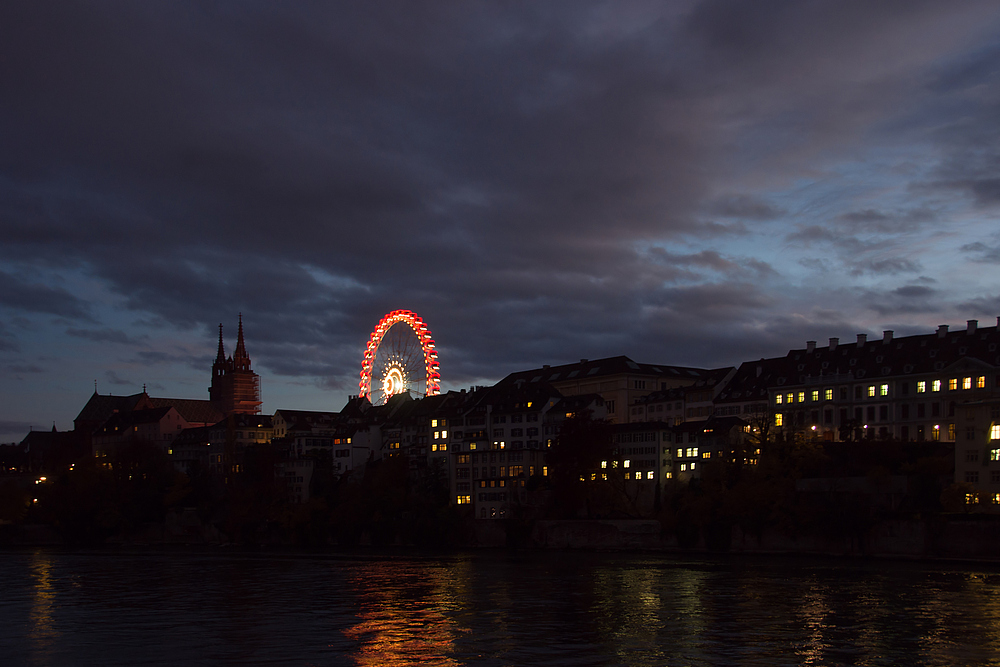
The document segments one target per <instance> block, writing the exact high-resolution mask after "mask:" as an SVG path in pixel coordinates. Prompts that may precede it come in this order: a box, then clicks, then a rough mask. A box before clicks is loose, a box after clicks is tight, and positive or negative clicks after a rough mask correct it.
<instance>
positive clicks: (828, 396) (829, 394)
mask: <svg viewBox="0 0 1000 667" xmlns="http://www.w3.org/2000/svg"><path fill="white" fill-rule="evenodd" d="M823 398H824V399H826V400H828V401H832V400H833V389H827V390H826V393H825V394H824V396H823Z"/></svg>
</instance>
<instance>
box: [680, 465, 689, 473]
mask: <svg viewBox="0 0 1000 667" xmlns="http://www.w3.org/2000/svg"><path fill="white" fill-rule="evenodd" d="M687 469H688V464H686V463H682V464H681V472H687Z"/></svg>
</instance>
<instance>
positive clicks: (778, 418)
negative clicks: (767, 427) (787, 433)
mask: <svg viewBox="0 0 1000 667" xmlns="http://www.w3.org/2000/svg"><path fill="white" fill-rule="evenodd" d="M784 421H785V418H784V417H783V416H782V414H781V413H780V412H777V413H775V415H774V425H775V426H781V425H782V424H783V423H784Z"/></svg>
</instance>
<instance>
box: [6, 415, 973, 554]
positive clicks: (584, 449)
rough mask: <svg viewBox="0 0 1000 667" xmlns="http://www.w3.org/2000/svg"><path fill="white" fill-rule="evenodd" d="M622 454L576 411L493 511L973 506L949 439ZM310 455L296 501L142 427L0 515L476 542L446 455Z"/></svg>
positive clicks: (277, 536)
mask: <svg viewBox="0 0 1000 667" xmlns="http://www.w3.org/2000/svg"><path fill="white" fill-rule="evenodd" d="M756 450H759V454H757V455H756V456H755V462H754V463H753V464H748V463H747V459H748V452H749V451H754V452H756ZM617 456H618V454H617V452H616V450H615V448H614V445H613V443H612V438H611V429H610V427H609V425H608V424H607V423H604V422H599V421H594V420H591V419H589V418H588V417H586V416H583V417H579V418H574V419H571V420H567V422H566V423H565V425H564V428H563V432H562V435H561V436H560V437H559V439H558V440H557V441H556V442H555V443H554V444H553V446H552V448H551V449H550V450H549V451H548V452H547V463H548V467H549V469H550V471H551V474H550V475H549V476H547V477H542V476H535V477H531V478H529V479H527V480H525V482H526V483H525V484H524V486H523V487H521V490H520V492H518V491H517V487H514V489H512V493H511V494H510V502H509V510H508V512H507V514H506V516H505V517H504V518H503V519H501V520H497V521H492V522H489V523H491V524H492V525H493V526H496V527H498V528H502V529H503V531H505V532H506V535H507V542H508V543H509V544H514V545H527V544H530V535H531V530H532V526H533V525H534V523H535V522H537V521H539V520H544V519H629V518H645V519H657V520H659V521H660V523H661V525H662V527H663V532H664V534H665V535H674V536H676V538H677V542H678V543H679V544H680V545H682V546H684V545H693V544H694V543H695V542H696V541H697V540H698V539H699V537H701V538H702V539H703V540H704V544H706V545H708V546H709V547H713V546H714V547H718V548H723V549H724V548H725V547H726V540H728V539H729V537H728V536H729V535H731V533H732V528H733V527H738V528H740V529H741V530H742V531H743V533H744V534H747V535H756V536H761V535H763V534H765V533H766V532H769V531H776V532H779V533H781V534H785V535H790V536H795V535H803V534H816V533H820V534H822V535H825V536H829V537H833V538H837V537H851V536H855V535H857V536H861V535H863V534H864V532H865V531H866V530H868V529H869V528H870V527H871V526H872V525H874V523H875V522H877V521H879V520H880V519H885V518H901V517H926V516H930V515H938V514H945V513H949V512H960V511H968V510H969V506H968V505H967V504H966V503H965V493H967V492H968V489H966V488H964V486H963V485H961V484H954V483H952V482H951V477H952V471H953V465H954V464H953V461H954V451H953V446H952V445H950V444H948V443H940V442H924V443H915V442H896V441H877V442H872V441H860V442H846V443H831V442H822V441H819V440H816V439H812V438H809V437H807V436H806V435H805V434H794V435H791V436H788V437H782V436H778V437H774V436H771V437H769V438H766V439H765V440H764V441H760V440H758V441H754V440H753V438H750V439H749V440H747V441H745V442H736V443H733V444H732V445H731V446H730V448H729V450H728V451H727V452H726V453H725V455H723V456H715V457H713V458H711V459H710V460H707V461H705V462H703V464H702V465H701V474H700V478H698V479H693V480H690V481H684V482H681V481H677V480H665V481H663V482H660V483H652V484H641V485H640V484H635V483H632V482H628V481H625V479H624V476H623V475H620V474H617V475H616V474H611V475H607V474H606V471H607V470H608V467H602V462H604V466H608V462H611V461H615V460H616V457H617ZM312 458H313V460H314V466H315V467H314V472H313V475H312V480H311V485H310V489H309V491H310V493H309V498H310V499H309V500H308V501H307V502H305V503H301V504H300V503H294V502H291V500H290V498H291V496H290V494H289V493H288V488H287V487H286V482H285V481H284V480H283V479H282V478H281V477H280V476H277V475H276V474H275V470H276V465H277V464H278V463H279V462H280V460H281V457H280V452H279V450H278V449H277V448H276V447H274V446H272V445H270V444H260V445H253V446H250V447H248V448H247V449H246V451H245V452H244V453H243V456H242V461H241V464H240V466H239V468H238V471H237V472H233V473H231V474H229V475H228V476H224V475H221V474H219V473H217V472H213V471H209V470H208V469H201V468H198V467H195V468H194V469H193V470H191V471H190V473H189V474H183V473H180V472H178V471H177V470H176V469H175V467H174V466H173V464H172V463H171V462H170V461H169V459H168V458H167V456H166V455H165V454H164V453H163V451H162V450H161V449H159V448H157V447H153V446H150V445H147V444H143V443H139V442H135V443H132V444H130V445H127V446H124V447H121V448H119V449H118V450H117V452H116V454H115V458H114V460H113V461H111V462H110V465H98V462H97V461H96V460H95V459H93V458H90V457H87V458H84V459H82V460H81V461H80V462H79V463H77V464H75V465H74V466H73V469H72V470H70V469H66V468H64V469H63V471H62V472H60V473H58V474H56V475H54V476H52V477H49V478H48V479H47V480H46V481H45V482H44V483H43V484H26V483H25V482H24V480H23V479H14V478H12V477H9V478H6V479H4V478H0V523H2V524H3V525H2V526H0V527H2V529H3V531H4V532H6V533H7V534H8V536H9V535H11V534H12V531H14V530H16V528H17V527H18V526H23V525H29V524H42V525H46V526H49V527H51V529H52V530H54V531H55V533H56V534H57V535H58V536H59V538H61V539H62V540H64V541H65V542H67V543H71V544H99V543H103V542H106V541H109V540H126V541H127V540H129V539H139V537H140V536H143V535H149V534H150V533H149V529H150V527H151V526H163V525H165V524H168V523H170V521H171V517H174V518H176V517H177V516H179V515H183V516H184V517H185V518H186V521H187V522H188V524H191V523H192V522H194V523H195V524H197V525H199V526H202V527H207V526H210V527H212V529H214V530H216V531H217V532H218V534H219V535H220V536H221V537H220V540H221V541H224V542H230V543H235V544H242V545H262V544H289V545H301V546H323V545H331V544H335V545H357V544H369V543H370V544H375V545H393V544H403V545H417V546H448V545H451V546H467V545H474V544H476V534H477V531H476V524H477V523H480V524H481V523H483V522H477V521H476V520H475V518H474V516H473V513H472V510H471V507H470V506H469V505H455V504H453V503H451V502H450V500H451V498H450V491H449V483H448V473H447V471H446V470H445V469H442V468H436V467H424V468H414V467H411V465H410V461H409V459H408V458H407V457H406V456H405V455H396V456H391V457H388V458H384V459H381V460H372V461H369V462H368V463H367V464H366V465H365V466H363V468H362V469H361V470H356V471H354V472H352V473H348V474H346V475H341V476H338V475H335V474H334V473H333V467H332V461H331V458H330V456H329V452H321V451H314V452H313V453H312ZM619 458H620V457H619ZM601 471H605V472H604V473H603V474H602V472H601ZM22 477H23V476H22ZM824 480H825V482H824ZM2 534H3V533H2V532H0V535H2Z"/></svg>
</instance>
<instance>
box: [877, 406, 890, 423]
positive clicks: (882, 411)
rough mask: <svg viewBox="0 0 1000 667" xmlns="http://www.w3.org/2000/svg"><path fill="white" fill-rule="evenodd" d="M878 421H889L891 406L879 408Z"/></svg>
mask: <svg viewBox="0 0 1000 667" xmlns="http://www.w3.org/2000/svg"><path fill="white" fill-rule="evenodd" d="M878 420H879V421H882V422H887V421H889V406H888V405H880V406H878Z"/></svg>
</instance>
